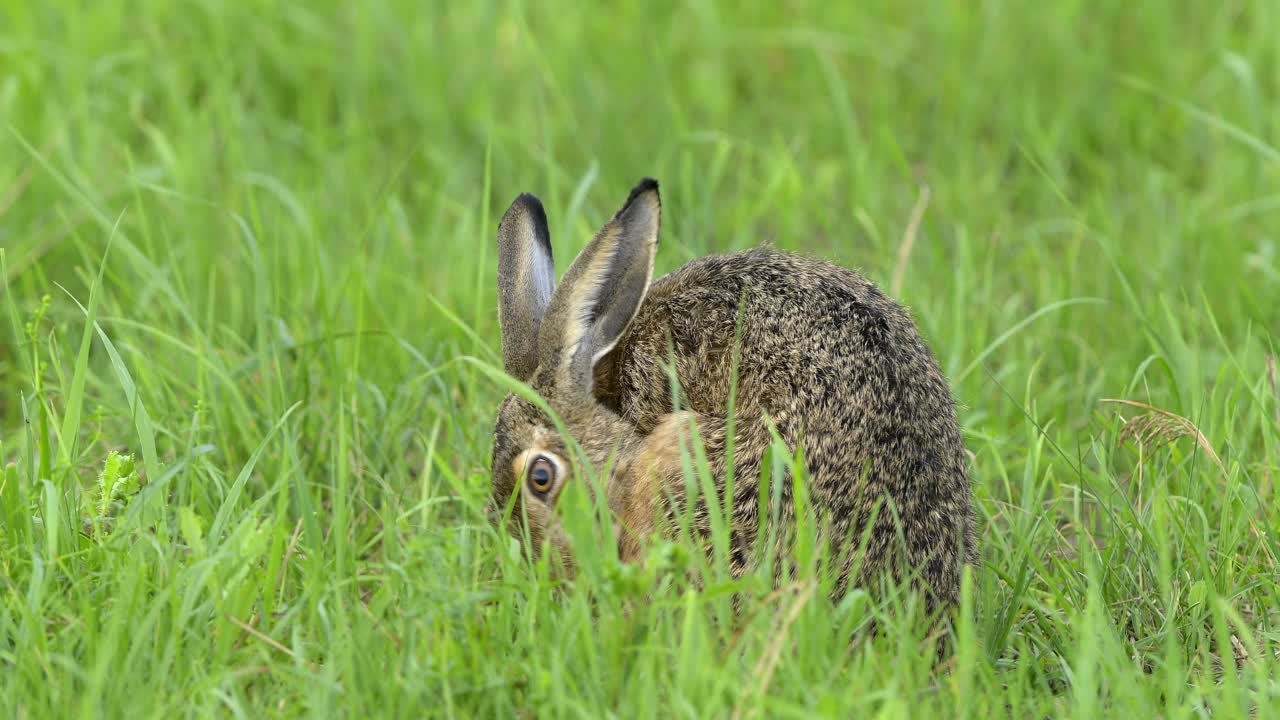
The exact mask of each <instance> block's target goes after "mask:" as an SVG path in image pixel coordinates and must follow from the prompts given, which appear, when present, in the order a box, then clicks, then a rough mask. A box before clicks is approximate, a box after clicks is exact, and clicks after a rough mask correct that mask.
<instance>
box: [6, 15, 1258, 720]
mask: <svg viewBox="0 0 1280 720" xmlns="http://www.w3.org/2000/svg"><path fill="white" fill-rule="evenodd" d="M1278 107H1280V4H1277V3H1274V2H1269V1H1268V0H1227V1H1226V2H1220V3H1207V2H1201V3H1196V2H1170V1H1168V0H1098V1H1097V2H1092V3H1084V2H1075V1H1072V0H1066V1H1064V2H1057V3H1044V4H1040V5H1038V6H1037V5H1033V4H1031V3H1018V2H1013V1H1012V0H983V1H982V2H972V3H968V2H957V1H954V0H952V1H946V0H937V1H929V0H871V1H869V2H861V3H816V2H815V3H810V2H803V1H799V0H798V1H796V2H787V3H770V2H758V1H756V0H748V1H747V2H739V3H728V2H714V1H711V0H694V1H691V2H687V3H669V2H634V1H631V0H626V1H621V2H614V3H609V4H608V5H607V7H606V6H600V7H590V8H588V7H587V6H579V5H577V4H571V3H567V2H559V1H558V0H556V1H549V2H542V3H522V2H478V3H474V4H471V5H470V6H469V7H468V6H467V4H464V3H448V4H446V3H413V2H407V1H406V0H368V1H367V2H362V3H338V2H334V1H333V0H318V1H317V2H310V3H285V2H279V1H277V0H243V1H239V2H233V1H232V0H187V1H185V2H171V3H170V2H160V1H159V0H155V1H147V0H99V2H94V3H73V2H70V1H69V0H51V1H50V2H34V1H32V2H28V1H27V0H0V274H2V285H0V315H3V317H2V318H0V468H2V475H0V715H3V716H4V717H14V718H44V717H94V716H104V717H122V716H128V717H204V716H219V717H221V716H234V717H264V716H287V717H292V716H316V717H325V716H338V717H540V718H541V717H620V718H621V717H664V718H665V717H761V718H763V717H769V718H775V717H776V718H785V717H796V718H800V717H805V718H807V717H815V716H817V717H883V718H910V717H959V718H988V717H1016V718H1039V717H1050V716H1053V717H1078V718H1097V717H1132V718H1148V717H1152V718H1154V717H1160V718H1170V719H1172V718H1210V717H1212V718H1214V719H1215V720H1220V719H1222V718H1236V717H1240V718H1244V717H1256V718H1259V719H1263V718H1276V717H1280V671H1278V668H1280V659H1278V657H1280V656H1278V653H1280V587H1278V585H1277V580H1278V579H1280V578H1278V575H1277V572H1278V571H1277V565H1276V558H1277V555H1278V554H1280V532H1278V528H1280V504H1278V503H1277V487H1276V486H1277V483H1278V482H1280V480H1278V479H1277V474H1278V473H1280V389H1278V388H1277V384H1278V382H1280V379H1278V378H1277V374H1278V371H1277V367H1276V361H1275V358H1276V355H1277V354H1278V353H1280V348H1278V347H1277V344H1278V343H1277V338H1280V232H1278V231H1277V229H1278V228H1280V113H1277V108H1278ZM645 176H653V177H656V178H658V179H659V180H660V181H661V182H662V192H663V201H664V206H663V207H664V210H663V235H662V245H661V247H660V250H659V254H658V259H657V272H658V273H659V274H662V273H665V272H669V271H671V270H674V269H675V268H677V267H679V266H680V265H681V264H682V263H683V262H685V261H687V260H689V259H692V258H695V257H698V256H702V255H705V254H708V253H715V252H727V251H732V250H737V249H742V248H747V247H751V246H754V245H757V244H759V243H761V242H771V243H773V244H775V245H777V246H779V247H783V248H787V249H792V250H796V251H800V252H804V253H809V254H813V255H819V256H823V257H826V258H829V259H832V260H835V261H837V262H840V263H842V264H844V265H847V266H849V267H854V268H858V269H860V270H861V271H862V272H864V273H865V274H866V275H867V276H868V277H870V278H871V279H872V280H874V281H875V282H877V283H878V284H880V285H881V286H882V287H884V288H885V289H886V290H887V291H889V292H891V293H892V294H893V295H894V296H895V297H897V298H899V299H900V300H901V301H902V302H903V303H905V304H906V305H908V306H909V307H910V309H911V311H912V313H913V315H914V317H915V318H916V320H917V322H918V323H919V325H920V328H921V330H922V332H923V334H924V335H925V337H926V338H927V339H928V340H929V342H930V343H931V344H932V346H933V348H934V350H935V352H936V354H937V356H938V359H939V361H940V363H941V365H942V367H943V369H944V370H945V372H946V374H947V377H948V378H949V379H950V380H951V382H952V383H953V387H954V390H955V393H956V396H957V398H958V400H959V402H960V418H961V422H962V425H963V430H964V434H965V441H966V444H967V446H968V449H969V450H970V451H971V453H972V468H973V474H974V481H975V492H976V495H977V503H978V515H979V518H980V521H981V542H982V565H981V567H980V568H979V569H978V570H977V571H976V572H975V573H973V574H972V576H971V578H970V579H971V582H970V583H969V584H968V585H967V586H966V593H965V597H964V602H963V603H962V607H961V608H960V610H959V613H958V616H957V620H956V622H955V625H954V630H953V631H952V632H953V634H952V636H951V637H950V638H949V642H951V643H952V645H953V652H952V653H951V654H950V655H949V657H948V658H947V659H946V660H945V661H944V662H943V663H942V665H941V666H940V667H936V668H935V667H933V665H932V661H933V653H932V650H931V648H932V647H933V644H934V643H935V642H937V638H932V637H930V636H928V635H927V634H926V633H925V632H924V630H923V629H922V627H921V626H920V624H919V623H912V622H909V621H908V620H907V619H905V618H908V617H909V613H906V612H904V611H903V608H901V607H894V606H892V604H891V603H886V604H884V605H878V604H873V603H871V602H870V601H869V600H868V597H867V596H866V595H865V594H859V593H854V594H853V595H851V596H849V597H848V598H846V599H845V600H844V601H841V602H840V603H831V602H829V601H827V600H825V599H824V597H823V594H822V592H821V591H820V590H818V591H815V588H820V587H821V585H822V583H823V582H825V579H824V578H823V577H822V576H821V573H820V572H818V571H817V570H814V571H813V572H810V573H808V574H802V575H801V576H800V577H798V578H797V580H796V582H795V583H793V584H792V585H790V586H788V587H785V588H783V589H782V590H781V591H779V592H772V589H771V588H769V587H767V586H765V585H763V584H761V583H758V582H750V581H749V580H744V581H742V582H738V583H734V582H731V581H729V580H727V579H726V578H724V577H723V575H722V574H717V573H716V572H715V569H714V568H707V569H705V572H706V580H707V582H706V587H705V588H704V589H702V590H695V589H693V588H692V587H691V586H690V585H689V584H688V583H686V582H683V581H682V580H681V579H680V578H681V577H682V575H681V574H680V573H678V572H675V571H674V570H673V568H675V567H676V566H679V565H680V564H681V563H687V562H689V556H688V553H687V552H682V547H681V546H679V545H677V546H674V547H668V548H665V554H661V555H655V556H654V557H652V558H650V560H651V562H648V563H646V564H644V565H640V566H624V565H621V564H619V563H618V561H617V558H616V557H613V556H611V554H610V553H609V552H607V551H606V550H604V549H601V548H599V547H597V548H594V549H588V550H584V552H583V566H584V571H583V572H582V573H581V574H580V577H579V578H578V579H577V580H576V581H575V582H574V583H573V584H572V586H567V587H566V586H564V585H563V584H562V583H560V582H559V581H558V580H557V579H556V576H555V575H554V574H553V573H552V572H551V571H550V568H549V567H548V565H547V564H546V563H545V562H541V563H533V562H529V561H527V560H526V559H525V558H524V557H523V556H522V555H521V554H520V552H519V549H518V547H517V546H516V545H515V544H514V542H513V541H512V540H511V539H510V538H508V537H507V536H506V535H504V534H503V533H502V532H500V531H499V530H496V529H495V528H494V527H493V526H492V525H491V524H490V522H489V520H488V518H487V517H486V516H485V512H484V510H485V503H486V500H487V495H488V487H489V462H490V460H489V453H490V447H491V432H492V429H493V422H494V416H495V412H496V408H497V404H498V402H499V401H500V400H501V398H502V397H503V395H504V393H505V392H507V387H508V386H507V385H505V384H504V382H503V380H502V378H501V377H499V376H497V375H496V374H495V369H496V368H500V367H501V360H500V351H499V333H498V324H497V317H496V285H495V273H496V258H495V251H496V241H495V231H496V227H497V223H498V220H499V217H500V216H501V213H502V211H503V210H504V209H505V208H506V206H507V204H508V203H510V202H511V200H512V198H514V197H515V196H516V194H517V193H519V192H522V191H531V192H534V193H536V194H538V195H539V196H540V197H541V198H542V200H543V202H544V203H545V205H546V207H547V212H548V214H549V216H550V220H551V226H552V234H553V243H554V248H555V253H556V256H557V257H558V258H559V259H560V260H561V263H562V265H561V267H562V268H563V267H564V265H563V263H564V262H565V261H567V259H568V258H571V257H573V256H574V255H575V254H576V252H577V251H578V250H579V249H580V248H581V247H582V246H583V245H584V244H585V243H586V242H587V240H588V239H589V238H590V237H591V235H592V233H593V232H594V231H595V230H596V229H597V228H598V227H599V226H600V224H601V223H603V222H604V221H605V220H606V219H607V218H608V216H609V214H610V213H612V212H613V210H614V209H615V208H617V207H618V206H619V205H620V203H621V202H622V200H623V199H625V197H626V193H627V191H628V189H629V188H630V187H631V186H632V185H633V184H634V183H635V182H636V181H637V180H639V179H640V178H641V177H645ZM684 550H687V548H684ZM735 593H737V594H739V595H741V596H743V597H745V598H746V602H745V610H744V612H743V613H742V614H741V615H740V616H734V615H733V614H732V612H731V598H732V596H733V595H734V594H735ZM873 620H874V621H876V622H877V624H878V625H879V627H880V628H881V629H882V632H881V633H880V634H879V635H877V636H875V637H874V638H871V637H866V638H863V639H862V640H861V641H859V642H854V643H850V642H849V641H848V638H849V637H851V636H853V635H857V634H858V633H859V630H860V629H862V628H865V627H867V624H868V623H869V622H871V621H873Z"/></svg>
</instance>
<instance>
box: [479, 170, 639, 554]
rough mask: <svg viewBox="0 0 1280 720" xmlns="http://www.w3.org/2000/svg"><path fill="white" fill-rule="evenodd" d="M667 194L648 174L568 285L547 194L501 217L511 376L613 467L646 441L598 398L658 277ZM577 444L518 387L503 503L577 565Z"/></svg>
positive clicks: (502, 453) (499, 440)
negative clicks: (571, 525)
mask: <svg viewBox="0 0 1280 720" xmlns="http://www.w3.org/2000/svg"><path fill="white" fill-rule="evenodd" d="M660 214H661V201H660V199H659V196H658V184H657V183H656V182H654V181H653V180H644V181H642V182H641V183H640V184H639V185H637V186H636V188H635V189H634V190H632V191H631V196H630V197H629V198H628V199H627V202H626V204H625V205H623V207H622V209H621V210H619V211H618V212H617V214H615V215H614V216H613V219H612V220H610V221H609V222H608V224H606V225H605V226H604V228H602V229H601V230H600V232H599V233H597V234H596V236H595V238H594V239H593V240H592V241H591V243H590V244H589V245H587V247H586V248H585V249H584V250H583V251H582V253H581V254H580V255H579V256H578V258H577V259H576V260H574V262H573V265H572V266H570V267H569V269H568V271H566V272H565V274H564V278H563V281H562V282H561V283H560V284H559V286H557V284H556V272H555V264H554V262H553V261H552V256H551V235H550V232H549V230H548V229H547V216H546V213H545V212H544V211H543V209H542V203H540V202H539V201H538V199H537V198H535V197H534V196H532V195H528V194H525V195H521V196H520V197H518V198H516V200H515V202H514V203H512V205H511V208H510V209H509V210H507V212H506V215H504V216H503V218H502V222H501V224H500V225H499V226H498V320H499V322H500V324H501V326H502V359H503V365H504V366H505V370H506V372H507V374H508V375H510V376H512V377H513V378H516V379H518V380H520V381H522V382H524V383H526V384H527V385H529V386H530V387H531V388H532V389H533V390H534V391H536V392H537V393H538V394H539V395H540V396H541V397H542V398H543V399H544V400H545V401H546V404H547V406H549V407H550V408H551V410H552V411H553V412H554V413H555V414H556V415H557V416H558V417H559V418H560V420H561V422H562V424H563V427H564V429H565V430H567V432H568V434H569V435H570V436H571V437H572V438H573V439H574V440H576V441H577V443H578V446H579V447H581V449H582V453H583V455H584V456H585V459H586V460H587V461H588V462H589V463H590V464H591V465H592V466H593V467H594V468H595V469H596V470H601V471H602V470H603V469H604V468H605V467H606V465H608V463H609V461H610V458H611V455H614V453H624V454H625V453H626V452H627V450H628V448H629V447H631V446H633V445H634V444H635V439H636V437H635V436H636V431H635V429H634V428H633V427H632V426H631V425H630V423H628V422H627V421H626V420H624V419H623V418H621V417H619V416H618V415H617V414H616V413H615V412H613V411H612V410H610V409H609V408H608V407H606V406H605V405H603V404H601V403H600V402H599V401H598V400H597V399H596V393H595V389H594V388H593V382H594V381H595V371H596V365H597V364H598V363H599V362H600V360H601V359H602V358H604V357H605V356H606V355H607V354H608V353H609V351H610V350H611V349H613V348H614V346H615V345H616V344H617V343H618V340H619V339H620V338H621V337H622V334H623V331H625V330H626V328H627V325H628V324H629V323H630V322H631V319H632V318H633V317H634V316H635V314H636V311H637V309H639V307H640V303H641V301H642V300H643V299H644V296H645V292H646V291H647V290H648V288H649V280H650V278H651V277H652V274H653V258H654V253H655V252H656V250H657V246H658V226H659V220H660ZM572 452H573V451H572V450H571V449H570V444H569V442H568V441H567V438H565V437H563V436H562V435H561V434H560V432H559V430H558V429H557V426H556V424H555V423H554V422H553V421H552V419H551V418H550V417H548V416H547V414H546V413H544V412H543V411H542V410H541V409H539V408H538V407H537V406H535V405H534V404H533V403H531V402H529V401H528V400H526V399H524V398H522V397H520V396H518V395H514V394H513V395H509V396H507V398H506V399H505V400H504V401H503V403H502V406H501V408H500V409H499V411H498V422H497V427H496V429H495V431H494V443H493V494H492V497H491V507H492V509H493V510H495V511H497V512H499V513H501V512H503V511H504V510H505V509H506V508H508V507H510V508H512V510H513V513H512V522H511V523H509V524H508V527H509V528H510V529H511V531H512V534H513V535H515V536H516V537H517V538H523V536H524V532H523V531H524V530H526V529H527V531H528V537H529V538H530V540H531V542H532V544H533V546H534V547H532V548H528V549H529V550H531V551H535V552H536V551H538V550H540V549H541V548H543V547H544V546H545V545H546V544H547V543H550V544H551V545H552V546H553V547H554V548H555V550H556V551H557V552H558V553H559V554H560V556H561V559H562V560H564V561H565V566H566V567H568V568H572V562H571V556H570V554H569V548H568V543H567V540H566V538H565V535H564V533H563V531H562V530H561V529H560V523H559V521H558V519H557V516H556V510H555V506H556V502H557V500H558V499H559V498H560V496H561V494H562V493H563V491H564V489H565V488H566V487H568V486H569V485H570V484H571V483H575V482H583V483H584V486H585V489H586V490H587V491H588V492H590V493H592V494H593V495H594V493H595V492H596V488H594V487H592V486H591V484H590V483H588V482H586V481H587V478H583V477H575V473H574V471H573V468H574V467H575V463H574V462H573V460H572Z"/></svg>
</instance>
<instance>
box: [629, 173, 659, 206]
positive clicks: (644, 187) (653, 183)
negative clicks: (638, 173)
mask: <svg viewBox="0 0 1280 720" xmlns="http://www.w3.org/2000/svg"><path fill="white" fill-rule="evenodd" d="M647 192H654V193H656V192H658V181H657V180H654V179H653V178H651V177H647V178H644V179H642V180H641V181H640V182H638V183H636V186H635V187H634V188H632V189H631V197H629V198H627V200H628V201H631V200H634V199H635V198H636V197H638V196H640V195H643V194H644V193H647Z"/></svg>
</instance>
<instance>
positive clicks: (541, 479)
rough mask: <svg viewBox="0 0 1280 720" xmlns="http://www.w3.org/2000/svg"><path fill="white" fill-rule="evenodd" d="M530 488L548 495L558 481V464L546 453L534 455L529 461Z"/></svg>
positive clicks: (540, 493) (539, 493)
mask: <svg viewBox="0 0 1280 720" xmlns="http://www.w3.org/2000/svg"><path fill="white" fill-rule="evenodd" d="M528 475H529V489H530V490H532V491H534V492H535V493H537V494H538V495H546V494H547V493H549V492H551V488H552V487H553V486H554V485H555V482H556V464H555V463H553V462H551V458H548V457H547V456H545V455H534V456H533V459H532V460H531V461H530V462H529V471H528Z"/></svg>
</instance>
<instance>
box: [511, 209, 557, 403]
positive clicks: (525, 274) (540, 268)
mask: <svg viewBox="0 0 1280 720" xmlns="http://www.w3.org/2000/svg"><path fill="white" fill-rule="evenodd" d="M555 289H556V265H555V261H554V260H553V259H552V257H551V232H550V231H549V230H548V229H547V214H546V212H544V211H543V209H542V203H541V202H539V201H538V198H536V197H534V196H532V195H530V194H528V193H525V194H523V195H521V196H520V197H518V198H516V200H515V202H513V203H511V207H510V208H508V209H507V213H506V214H505V215H503V216H502V222H501V223H499V224H498V322H499V324H500V325H501V326H502V364H503V366H504V367H505V369H506V371H507V374H509V375H511V376H512V377H515V378H518V379H520V380H528V379H529V378H530V376H532V375H533V371H534V369H535V368H536V367H537V365H538V326H539V325H541V324H542V316H543V314H545V312H546V310H547V305H548V304H549V303H550V302H551V295H552V293H553V292H554V291H555Z"/></svg>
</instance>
